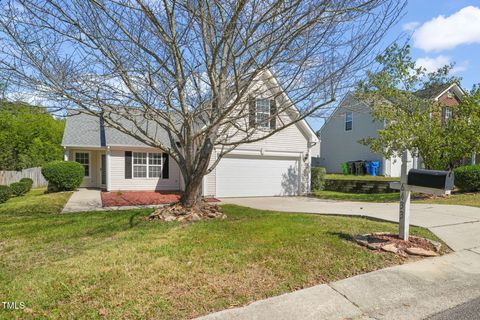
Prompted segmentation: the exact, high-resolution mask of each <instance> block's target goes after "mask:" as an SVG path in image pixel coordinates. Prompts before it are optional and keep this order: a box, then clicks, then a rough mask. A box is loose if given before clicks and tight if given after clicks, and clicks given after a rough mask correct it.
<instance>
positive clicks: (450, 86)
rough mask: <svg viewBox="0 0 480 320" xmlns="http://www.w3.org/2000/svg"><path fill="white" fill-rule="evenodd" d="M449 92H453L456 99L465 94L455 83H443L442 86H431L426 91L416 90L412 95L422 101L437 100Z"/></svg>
mask: <svg viewBox="0 0 480 320" xmlns="http://www.w3.org/2000/svg"><path fill="white" fill-rule="evenodd" d="M449 90H452V91H453V92H455V94H457V96H458V97H461V96H462V95H464V94H465V92H464V91H463V90H462V88H461V87H460V86H459V85H458V84H457V83H444V84H438V85H433V86H430V87H428V88H426V89H422V90H418V91H416V92H415V93H414V94H415V95H416V96H417V97H419V98H422V99H433V100H437V99H438V98H440V97H441V96H442V95H443V94H445V93H446V92H448V91H449Z"/></svg>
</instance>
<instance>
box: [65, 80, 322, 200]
mask: <svg viewBox="0 0 480 320" xmlns="http://www.w3.org/2000/svg"><path fill="white" fill-rule="evenodd" d="M270 79H271V77H270ZM265 81H269V80H265ZM277 87H278V85H277ZM285 97H286V95H285ZM281 101H282V100H281V99H280V100H279V101H278V102H276V103H281ZM253 106H254V109H255V110H254V111H255V118H256V119H253V120H254V121H261V119H262V116H264V114H265V113H268V112H270V111H271V108H272V106H274V104H273V103H272V101H269V100H265V99H262V98H261V97H254V100H253ZM250 108H252V100H251V101H250ZM250 114H252V111H251V110H250ZM288 117H290V116H289V114H286V113H285V114H281V115H280V116H279V117H278V119H277V121H285V120H287V118H288ZM142 121H144V123H145V126H146V127H148V128H151V129H152V130H155V132H156V134H157V139H164V140H161V141H164V143H167V142H168V141H169V140H168V138H167V136H166V132H164V131H162V130H161V129H159V128H158V126H155V125H152V123H149V122H148V120H145V119H142ZM250 121H252V119H250ZM273 123H275V122H274V121H273ZM264 130H267V131H268V130H269V128H268V126H267V127H266V128H264ZM315 145H318V138H317V137H316V135H315V133H314V132H313V130H312V129H311V128H310V126H309V125H308V124H307V123H306V121H300V122H297V123H296V124H294V125H292V126H289V127H287V128H286V129H284V130H282V131H279V132H278V133H275V134H274V135H272V136H271V137H269V138H266V139H264V140H261V141H259V142H255V143H249V144H244V145H240V146H239V147H237V148H236V149H235V150H233V151H232V152H230V153H229V154H227V155H226V156H225V157H224V158H222V159H221V160H220V162H219V163H218V165H217V166H216V168H215V169H214V170H213V171H212V172H211V173H210V174H209V175H207V176H205V177H204V181H203V194H204V195H205V196H214V197H246V196H282V195H298V194H302V193H305V192H307V191H308V190H309V185H310V174H309V173H310V170H309V168H310V156H311V149H312V148H313V147H314V146H315ZM62 146H63V147H64V150H65V154H64V158H65V160H70V161H77V162H79V163H81V164H82V165H83V166H84V168H85V178H84V181H83V184H82V187H91V188H102V189H105V190H108V191H117V190H182V189H183V179H182V176H181V172H180V169H179V167H178V165H177V163H176V162H175V161H174V160H173V159H171V158H170V157H169V156H168V155H167V154H166V153H163V152H162V150H159V149H154V148H151V147H148V146H146V145H145V144H143V143H142V142H140V141H139V140H136V139H134V138H132V137H131V136H129V135H126V134H124V133H121V132H120V131H118V130H116V129H114V128H111V127H108V126H106V125H104V124H103V121H102V120H101V119H99V118H98V117H94V116H91V115H86V114H81V113H80V114H76V115H70V116H69V117H68V118H67V123H66V128H65V133H64V136H63V141H62ZM218 150H219V149H217V150H215V152H214V154H213V156H212V159H211V161H212V163H213V161H215V159H216V156H217V152H218Z"/></svg>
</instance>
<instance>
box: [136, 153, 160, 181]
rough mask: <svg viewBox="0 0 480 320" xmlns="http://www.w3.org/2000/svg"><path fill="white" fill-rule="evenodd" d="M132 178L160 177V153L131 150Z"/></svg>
mask: <svg viewBox="0 0 480 320" xmlns="http://www.w3.org/2000/svg"><path fill="white" fill-rule="evenodd" d="M132 158H133V161H132V166H133V170H132V171H133V177H134V178H161V177H162V169H163V154H162V153H146V152H133V153H132Z"/></svg>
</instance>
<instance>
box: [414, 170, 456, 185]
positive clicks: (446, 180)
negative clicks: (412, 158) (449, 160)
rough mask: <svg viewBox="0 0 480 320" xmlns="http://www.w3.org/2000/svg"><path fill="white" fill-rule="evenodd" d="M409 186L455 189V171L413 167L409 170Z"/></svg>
mask: <svg viewBox="0 0 480 320" xmlns="http://www.w3.org/2000/svg"><path fill="white" fill-rule="evenodd" d="M407 184H408V185H409V186H417V187H425V188H433V189H441V190H453V171H439V170H424V169H411V170H410V171H408V180H407Z"/></svg>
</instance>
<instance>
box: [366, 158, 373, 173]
mask: <svg viewBox="0 0 480 320" xmlns="http://www.w3.org/2000/svg"><path fill="white" fill-rule="evenodd" d="M371 165H372V162H371V161H365V171H367V174H368V175H372V168H371Z"/></svg>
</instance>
